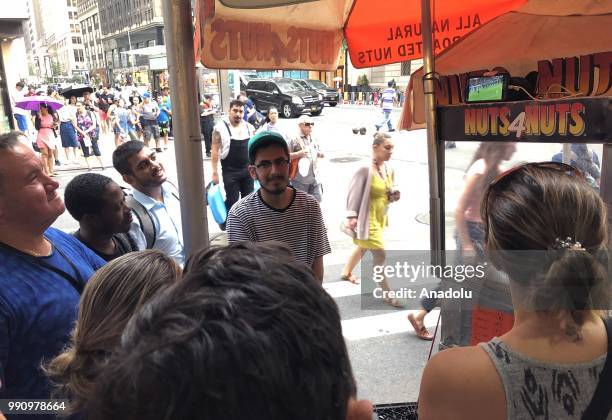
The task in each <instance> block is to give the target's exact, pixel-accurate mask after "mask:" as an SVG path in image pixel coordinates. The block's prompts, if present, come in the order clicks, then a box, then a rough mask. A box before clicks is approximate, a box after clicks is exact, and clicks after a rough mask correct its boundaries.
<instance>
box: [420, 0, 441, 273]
mask: <svg viewBox="0 0 612 420" xmlns="http://www.w3.org/2000/svg"><path fill="white" fill-rule="evenodd" d="M429 1H430V0H421V26H422V31H421V33H422V36H423V69H424V77H423V83H424V86H423V91H424V93H425V123H426V126H427V162H428V169H429V220H430V225H429V229H430V230H429V243H430V247H431V256H432V264H434V265H435V264H441V263H442V261H443V259H442V250H443V249H444V226H443V222H444V217H443V212H444V201H443V200H442V199H441V197H440V190H441V189H442V190H444V185H441V182H440V181H441V180H442V179H443V178H441V177H440V176H439V175H440V168H439V164H440V155H441V153H440V148H439V146H438V143H437V139H436V134H437V132H436V131H437V126H436V102H435V95H434V83H433V76H434V54H433V47H432V34H431V8H430V4H429ZM442 169H443V168H442Z"/></svg>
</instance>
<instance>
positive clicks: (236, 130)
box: [211, 100, 255, 230]
mask: <svg viewBox="0 0 612 420" xmlns="http://www.w3.org/2000/svg"><path fill="white" fill-rule="evenodd" d="M243 107H244V103H243V102H242V101H240V100H233V101H232V102H230V106H229V117H228V118H227V119H223V120H221V121H219V122H218V123H217V124H216V125H215V129H214V131H213V136H212V148H211V162H212V182H213V183H214V184H218V183H219V170H218V168H219V159H220V160H221V174H222V175H223V186H224V188H225V207H226V208H227V211H228V212H229V211H230V209H231V208H232V206H233V205H234V203H236V202H237V201H238V199H239V198H240V197H246V196H247V195H248V194H250V193H252V192H253V179H252V178H251V176H250V175H249V171H248V166H249V153H248V144H249V139H250V138H251V136H252V135H253V134H254V133H255V128H254V127H253V126H252V125H251V124H249V123H248V122H246V121H244V119H243V117H244V108H243ZM220 226H221V229H223V230H225V224H222V225H220Z"/></svg>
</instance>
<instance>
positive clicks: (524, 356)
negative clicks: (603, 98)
mask: <svg viewBox="0 0 612 420" xmlns="http://www.w3.org/2000/svg"><path fill="white" fill-rule="evenodd" d="M482 221H483V223H484V231H485V249H486V252H487V255H488V257H489V259H490V261H491V262H492V263H493V265H494V266H495V267H496V268H497V269H498V270H500V271H503V272H505V273H506V274H507V275H508V277H509V278H510V290H511V293H512V302H513V306H514V317H515V319H514V326H513V327H512V329H511V330H510V331H509V332H507V333H506V334H504V335H502V336H501V337H495V338H493V339H492V340H491V341H489V342H488V343H480V344H479V345H478V346H473V347H464V348H453V349H449V350H446V351H442V352H440V353H438V354H437V355H436V356H434V357H433V358H432V359H431V360H430V361H429V363H428V364H427V366H426V368H425V371H424V373H423V379H422V382H421V392H420V398H419V419H421V420H428V419H451V418H452V419H458V420H460V419H470V420H474V419H512V420H523V419H525V420H527V419H530V420H533V419H542V420H543V419H588V420H594V419H612V414H610V406H611V403H612V398H610V395H612V393H611V392H612V391H611V387H612V360H610V359H612V358H609V357H608V351H609V350H608V348H609V346H610V343H612V339H611V337H610V335H611V334H612V333H611V331H610V329H611V328H612V327H611V326H610V321H609V320H608V319H606V318H605V317H604V315H605V311H606V310H608V309H610V306H611V305H610V304H611V302H612V295H611V280H610V273H608V272H607V268H608V267H607V266H608V261H607V251H606V246H607V244H608V229H609V228H608V226H607V217H606V207H605V203H604V202H603V201H602V200H601V198H600V197H599V196H598V195H597V193H596V192H595V191H594V190H593V189H592V188H591V187H590V186H589V184H588V183H587V182H586V181H585V179H584V176H583V175H582V174H581V173H580V172H579V171H578V170H576V169H574V168H573V167H571V166H569V165H564V164H558V163H552V162H546V163H529V164H525V165H522V166H519V167H516V168H514V169H511V170H510V171H508V172H506V173H504V174H502V175H501V176H500V177H498V178H496V180H494V181H493V182H492V183H491V185H490V186H489V187H488V189H487V191H486V192H485V195H484V198H483V202H482ZM605 366H606V367H605Z"/></svg>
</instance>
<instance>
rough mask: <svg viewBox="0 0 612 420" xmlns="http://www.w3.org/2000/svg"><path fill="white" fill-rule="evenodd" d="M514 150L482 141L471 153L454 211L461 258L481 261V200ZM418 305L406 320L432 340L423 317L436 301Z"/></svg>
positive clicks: (482, 244) (504, 144) (497, 143)
mask: <svg viewBox="0 0 612 420" xmlns="http://www.w3.org/2000/svg"><path fill="white" fill-rule="evenodd" d="M515 151H516V143H499V142H483V143H480V146H479V147H478V149H477V150H476V153H474V157H473V158H472V162H471V163H470V165H469V167H468V170H467V171H466V173H465V185H464V187H463V192H462V193H461V196H460V197H459V202H458V203H457V208H456V209H455V225H456V226H457V232H456V235H457V250H458V251H460V252H461V256H462V257H464V258H465V257H469V258H471V259H473V257H476V258H478V259H483V258H484V238H485V234H484V229H483V225H482V218H481V216H480V206H481V202H482V197H483V195H484V193H485V190H486V189H487V187H488V186H489V184H490V183H491V181H493V179H495V177H496V176H498V175H499V174H500V173H501V171H502V169H501V163H502V162H503V161H506V160H509V159H510V158H511V157H512V155H513V154H514V152H515ZM438 287H440V286H438ZM421 306H422V308H423V309H420V310H418V311H416V312H415V313H411V314H409V315H408V321H409V322H410V324H411V325H412V328H414V331H415V333H416V335H417V337H419V338H420V339H422V340H432V339H433V335H432V334H431V333H430V332H429V331H428V330H427V328H426V327H425V315H427V314H428V313H429V312H430V311H431V310H432V309H434V308H435V307H436V306H438V300H437V299H434V298H425V299H423V300H422V301H421Z"/></svg>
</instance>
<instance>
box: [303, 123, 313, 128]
mask: <svg viewBox="0 0 612 420" xmlns="http://www.w3.org/2000/svg"><path fill="white" fill-rule="evenodd" d="M304 125H305V126H306V127H314V123H304Z"/></svg>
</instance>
